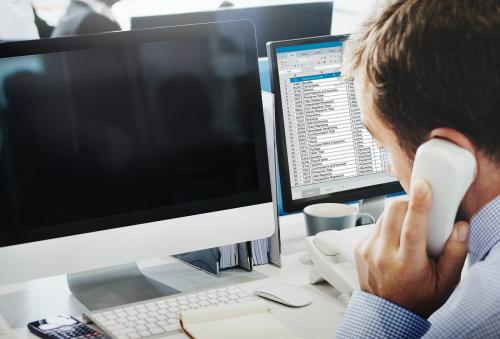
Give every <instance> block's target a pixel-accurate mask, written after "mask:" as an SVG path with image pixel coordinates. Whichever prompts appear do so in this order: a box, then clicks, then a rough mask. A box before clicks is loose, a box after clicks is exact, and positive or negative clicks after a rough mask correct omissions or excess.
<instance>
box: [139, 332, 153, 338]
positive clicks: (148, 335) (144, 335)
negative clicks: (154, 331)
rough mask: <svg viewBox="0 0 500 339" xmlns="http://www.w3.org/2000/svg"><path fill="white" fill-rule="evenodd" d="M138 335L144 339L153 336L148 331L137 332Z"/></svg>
mask: <svg viewBox="0 0 500 339" xmlns="http://www.w3.org/2000/svg"><path fill="white" fill-rule="evenodd" d="M137 333H138V334H139V335H140V336H141V337H143V338H144V337H150V336H151V332H149V331H147V330H146V331H139V332H137Z"/></svg>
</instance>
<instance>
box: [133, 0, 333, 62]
mask: <svg viewBox="0 0 500 339" xmlns="http://www.w3.org/2000/svg"><path fill="white" fill-rule="evenodd" d="M332 15H333V1H323V2H312V3H299V4H286V5H275V6H261V7H248V8H234V9H232V8H230V9H218V10H215V11H206V12H193V13H182V14H170V15H159V16H148V17H135V18H132V22H131V27H132V29H143V28H153V27H162V26H175V25H186V24H195V23H205V22H219V21H229V20H241V19H247V20H250V21H252V22H253V24H254V25H255V30H256V34H257V51H258V55H259V57H264V56H266V43H267V42H268V41H277V40H285V39H297V38H305V37H314V36H321V35H326V34H330V30H331V26H332Z"/></svg>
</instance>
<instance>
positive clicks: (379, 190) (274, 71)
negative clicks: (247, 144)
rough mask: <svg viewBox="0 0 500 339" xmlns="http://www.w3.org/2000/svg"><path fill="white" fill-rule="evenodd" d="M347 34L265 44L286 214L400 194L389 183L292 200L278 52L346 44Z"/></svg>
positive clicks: (398, 188)
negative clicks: (313, 205)
mask: <svg viewBox="0 0 500 339" xmlns="http://www.w3.org/2000/svg"><path fill="white" fill-rule="evenodd" d="M348 37H349V35H348V34H343V35H326V36H321V37H314V38H304V39H293V40H285V41H275V42H268V43H267V55H268V60H269V74H270V77H271V92H272V93H273V94H274V102H275V126H276V148H277V156H278V167H279V178H280V179H279V184H280V186H281V195H282V202H283V210H284V211H285V212H286V213H294V212H298V211H301V210H303V209H304V208H305V207H306V206H308V205H311V204H317V203H323V202H338V203H342V202H344V203H345V202H350V201H355V200H361V199H367V198H373V197H377V196H381V195H386V194H391V193H398V192H401V191H403V188H402V187H401V185H400V183H399V182H398V181H396V182H389V183H384V184H378V185H371V186H366V187H360V188H356V189H351V190H346V191H340V192H335V193H328V194H322V195H318V196H315V197H308V198H301V199H295V200H293V199H292V189H291V184H290V171H289V165H288V157H287V145H286V135H285V123H284V119H283V106H282V99H281V88H280V80H279V72H278V62H277V53H276V51H277V49H278V48H281V47H290V46H299V45H307V44H314V43H323V42H334V41H346V40H347V39H348Z"/></svg>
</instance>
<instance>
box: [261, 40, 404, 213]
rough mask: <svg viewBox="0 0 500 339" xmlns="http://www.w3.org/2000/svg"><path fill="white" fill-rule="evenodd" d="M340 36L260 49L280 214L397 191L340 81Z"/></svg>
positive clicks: (381, 153)
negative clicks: (272, 121) (269, 99)
mask: <svg viewBox="0 0 500 339" xmlns="http://www.w3.org/2000/svg"><path fill="white" fill-rule="evenodd" d="M346 38H347V36H325V37H317V38H311V39H298V40H291V41H282V42H273V43H269V44H268V55H269V59H270V73H271V78H272V80H271V86H272V92H273V93H274V95H275V103H276V138H277V150H278V164H279V169H280V171H279V175H280V186H281V194H282V202H283V209H284V211H285V212H295V211H299V210H301V209H303V208H304V207H305V206H307V205H310V204H314V203H320V202H348V201H352V200H361V199H366V198H372V197H376V196H380V195H385V194H389V193H397V192H401V191H402V188H401V186H400V184H399V183H398V181H397V180H396V179H395V178H393V177H391V176H389V175H388V174H387V172H386V167H385V163H386V154H385V151H384V150H383V149H381V148H379V147H378V146H377V144H376V142H375V140H374V139H373V138H372V136H371V135H370V134H369V132H368V131H367V130H366V128H365V127H364V126H363V123H362V122H361V116H360V115H361V113H360V110H359V108H358V105H357V102H356V97H355V94H354V90H353V86H352V83H351V82H346V81H344V80H343V79H342V78H341V71H340V67H341V63H342V53H343V44H344V41H345V39H346Z"/></svg>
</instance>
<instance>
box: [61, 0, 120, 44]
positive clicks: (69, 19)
mask: <svg viewBox="0 0 500 339" xmlns="http://www.w3.org/2000/svg"><path fill="white" fill-rule="evenodd" d="M116 2H118V0H71V2H70V4H69V6H68V9H67V11H66V14H64V15H63V17H62V18H61V19H60V20H59V23H58V24H57V26H56V27H55V29H54V32H53V33H52V37H61V36H67V35H80V34H91V33H101V32H110V31H119V30H120V26H119V25H118V23H117V22H116V21H115V20H114V18H113V14H112V13H111V6H112V5H113V4H115V3H116Z"/></svg>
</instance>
